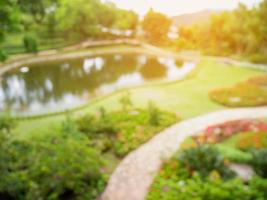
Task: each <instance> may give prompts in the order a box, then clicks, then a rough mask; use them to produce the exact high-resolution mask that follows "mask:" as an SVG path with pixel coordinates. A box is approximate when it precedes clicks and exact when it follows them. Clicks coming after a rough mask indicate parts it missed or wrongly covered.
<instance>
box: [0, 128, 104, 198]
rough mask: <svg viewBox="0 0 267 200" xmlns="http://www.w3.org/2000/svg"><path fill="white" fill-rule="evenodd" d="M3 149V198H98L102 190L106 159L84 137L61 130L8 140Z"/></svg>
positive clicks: (0, 160) (0, 174)
mask: <svg viewBox="0 0 267 200" xmlns="http://www.w3.org/2000/svg"><path fill="white" fill-rule="evenodd" d="M62 130H63V129H61V131H62ZM62 135H63V136H65V137H62ZM0 148H1V151H0V170H1V171H0V180H1V181H0V196H1V197H3V196H4V197H6V198H9V199H12V200H13V199H14V200H24V199H27V200H36V199H48V200H54V199H55V200H56V199H58V200H63V199H66V198H71V199H95V198H96V197H97V196H98V194H99V193H100V192H101V191H102V190H103V187H104V184H105V177H104V175H103V174H102V172H101V168H102V167H103V166H104V161H103V160H102V158H101V157H100V156H99V153H98V152H97V151H96V150H94V149H93V148H91V147H89V143H88V141H87V140H84V138H83V139H77V138H75V137H73V135H71V134H69V133H68V134H66V133H61V132H58V133H56V134H52V135H48V136H46V137H35V138H34V139H32V140H27V141H21V140H8V141H6V142H5V145H1V147H0Z"/></svg>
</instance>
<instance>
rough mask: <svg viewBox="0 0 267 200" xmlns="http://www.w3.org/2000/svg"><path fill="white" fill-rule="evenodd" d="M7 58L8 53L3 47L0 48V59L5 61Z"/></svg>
mask: <svg viewBox="0 0 267 200" xmlns="http://www.w3.org/2000/svg"><path fill="white" fill-rule="evenodd" d="M6 59H7V55H6V53H5V51H3V50H2V49H0V61H1V62H3V61H5V60H6Z"/></svg>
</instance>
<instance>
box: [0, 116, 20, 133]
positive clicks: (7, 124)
mask: <svg viewBox="0 0 267 200" xmlns="http://www.w3.org/2000/svg"><path fill="white" fill-rule="evenodd" d="M15 126H16V123H15V120H14V119H12V117H11V116H10V115H8V114H0V131H6V132H9V131H10V130H11V129H12V128H14V127H15Z"/></svg>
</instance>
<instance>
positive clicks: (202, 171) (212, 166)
mask: <svg viewBox="0 0 267 200" xmlns="http://www.w3.org/2000/svg"><path fill="white" fill-rule="evenodd" d="M178 161H179V163H180V165H181V166H183V167H185V168H186V169H187V170H188V172H189V173H190V174H191V175H193V174H194V173H195V172H197V173H198V174H199V175H200V176H201V177H207V176H208V175H209V174H210V173H211V172H212V171H216V172H218V173H219V174H220V176H222V177H223V178H231V177H233V176H234V173H233V172H232V171H231V170H229V169H228V168H227V166H226V164H225V158H224V157H223V156H222V155H221V154H220V153H219V152H218V151H217V150H216V149H215V148H214V147H212V146H208V145H201V146H198V147H196V148H190V149H187V150H185V151H182V152H181V153H179V154H178Z"/></svg>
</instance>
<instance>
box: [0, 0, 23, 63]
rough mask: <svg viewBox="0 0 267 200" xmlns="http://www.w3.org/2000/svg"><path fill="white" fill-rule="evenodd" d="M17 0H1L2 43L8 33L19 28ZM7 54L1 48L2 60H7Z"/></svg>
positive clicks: (0, 27)
mask: <svg viewBox="0 0 267 200" xmlns="http://www.w3.org/2000/svg"><path fill="white" fill-rule="evenodd" d="M16 3H17V2H16V0H0V44H1V43H2V42H3V40H4V38H5V36H6V34H8V33H10V32H12V31H14V30H17V29H18V28H19V9H18V7H17V4H16ZM5 58H6V55H5V53H4V51H3V50H2V49H1V48H0V60H1V61H3V60H5Z"/></svg>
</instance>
